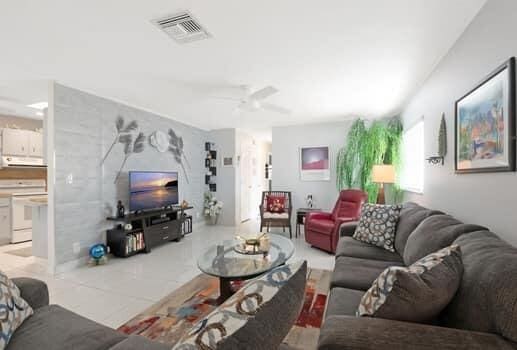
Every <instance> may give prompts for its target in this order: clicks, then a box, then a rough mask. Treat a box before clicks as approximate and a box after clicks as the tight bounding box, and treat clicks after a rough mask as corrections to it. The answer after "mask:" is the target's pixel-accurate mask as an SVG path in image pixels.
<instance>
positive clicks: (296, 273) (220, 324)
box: [173, 261, 307, 350]
mask: <svg viewBox="0 0 517 350" xmlns="http://www.w3.org/2000/svg"><path fill="white" fill-rule="evenodd" d="M306 276H307V262H306V261H304V262H299V263H293V264H289V265H282V266H279V267H277V268H275V269H273V270H271V271H269V272H267V273H265V274H264V275H262V276H260V277H257V278H256V279H253V280H251V281H249V282H248V283H246V285H244V286H243V287H242V288H241V289H239V290H238V291H237V292H236V293H235V294H234V295H233V296H231V297H230V298H229V299H228V300H226V301H225V302H224V303H223V304H221V305H220V306H219V307H218V308H217V309H215V310H214V311H212V312H211V313H210V314H209V315H208V316H206V317H205V318H204V319H202V320H201V321H199V322H197V323H196V324H195V325H194V326H193V327H192V328H191V329H190V331H188V332H187V334H185V336H184V337H183V338H182V339H181V340H180V342H178V343H177V344H176V346H174V347H173V349H174V350H195V349H199V350H203V349H218V350H227V349H250V350H256V349H276V348H277V347H278V346H279V345H280V343H281V342H282V340H283V339H284V338H285V336H286V335H287V333H288V332H289V330H290V329H291V327H292V326H293V324H294V322H295V321H296V318H297V317H298V314H299V313H300V310H301V308H302V304H303V300H304V296H305V282H306Z"/></svg>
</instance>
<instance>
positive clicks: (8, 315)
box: [0, 271, 34, 350]
mask: <svg viewBox="0 0 517 350" xmlns="http://www.w3.org/2000/svg"><path fill="white" fill-rule="evenodd" d="M33 313H34V311H33V310H32V308H31V307H30V305H29V304H28V303H27V302H26V301H25V300H24V299H23V298H22V297H21V293H20V290H19V289H18V287H17V286H16V285H15V284H14V283H13V281H11V280H10V279H9V278H8V277H7V276H6V275H5V274H4V273H3V272H1V271H0V327H1V329H0V350H3V349H5V347H6V346H7V344H8V343H9V340H10V339H11V337H12V336H13V334H14V331H15V330H16V329H17V328H18V327H19V326H20V325H21V324H22V323H23V321H25V320H26V319H27V318H28V317H29V316H31V315H32V314H33Z"/></svg>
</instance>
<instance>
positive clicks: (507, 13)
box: [402, 0, 517, 244]
mask: <svg viewBox="0 0 517 350" xmlns="http://www.w3.org/2000/svg"><path fill="white" fill-rule="evenodd" d="M516 18H517V1H515V0H490V1H488V2H487V3H486V5H485V6H484V7H483V8H482V9H481V11H480V12H479V14H478V15H477V17H476V18H475V19H474V20H473V21H472V23H471V24H470V25H469V26H468V28H467V29H466V31H465V32H464V33H463V35H462V36H461V37H460V39H459V40H458V41H457V42H456V44H455V45H454V47H453V48H452V49H451V50H450V52H449V53H448V54H447V55H446V56H445V58H444V59H443V60H442V61H441V62H440V63H439V64H438V66H437V67H436V69H435V71H434V72H433V74H432V75H431V76H430V77H429V79H428V80H427V82H426V83H425V84H424V85H423V86H422V88H421V90H420V91H419V92H418V93H417V94H416V95H415V96H414V97H413V98H412V99H411V100H410V102H409V104H408V105H407V106H406V108H405V109H404V111H403V113H402V118H403V121H404V124H405V125H411V123H412V122H413V121H414V120H415V119H417V118H419V117H421V116H422V115H423V116H424V123H425V154H426V156H431V155H435V154H436V152H437V147H438V146H437V142H438V141H437V138H438V128H439V124H440V118H441V114H442V113H445V116H446V121H447V130H448V131H447V142H448V154H447V157H446V159H445V165H444V166H441V165H429V164H427V163H426V166H425V171H424V175H425V178H424V194H423V195H421V196H420V195H416V194H408V195H407V196H406V197H407V199H410V200H414V201H418V202H420V203H422V204H424V205H427V206H429V207H432V208H436V209H440V210H443V211H445V212H447V213H450V214H452V215H454V216H456V217H457V218H458V219H460V220H463V221H465V222H468V223H476V224H480V225H484V226H487V227H488V228H490V229H491V230H492V231H494V232H495V233H497V234H498V235H500V236H501V237H503V238H505V239H506V240H507V241H509V242H510V243H512V244H517V232H516V231H515V227H516V226H517V216H516V214H515V213H516V212H517V200H516V198H517V186H516V185H517V174H516V173H515V172H511V173H487V174H463V175H456V174H455V173H454V103H455V101H456V100H457V99H458V98H460V97H461V96H463V95H464V94H465V93H467V92H468V91H470V90H471V89H472V88H474V87H475V86H476V85H477V83H478V82H480V81H481V80H482V79H484V78H485V76H486V75H488V74H489V73H490V72H491V71H492V70H494V69H495V68H497V67H498V66H499V65H500V64H502V63H503V62H504V61H506V60H507V59H508V58H509V57H511V56H517V40H516V39H515V23H516V22H515V20H516Z"/></svg>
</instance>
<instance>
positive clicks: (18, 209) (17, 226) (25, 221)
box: [12, 196, 32, 231]
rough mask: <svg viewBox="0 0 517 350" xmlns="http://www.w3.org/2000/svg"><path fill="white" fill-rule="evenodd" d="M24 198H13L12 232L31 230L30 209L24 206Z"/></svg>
mask: <svg viewBox="0 0 517 350" xmlns="http://www.w3.org/2000/svg"><path fill="white" fill-rule="evenodd" d="M25 201H26V198H24V197H23V196H20V197H16V196H13V208H12V211H13V230H14V231H17V230H26V229H31V228H32V207H30V206H28V205H25V204H24V203H25Z"/></svg>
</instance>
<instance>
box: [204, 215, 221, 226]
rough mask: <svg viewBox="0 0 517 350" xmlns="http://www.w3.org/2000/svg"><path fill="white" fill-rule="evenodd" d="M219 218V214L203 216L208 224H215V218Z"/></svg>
mask: <svg viewBox="0 0 517 350" xmlns="http://www.w3.org/2000/svg"><path fill="white" fill-rule="evenodd" d="M218 218H219V215H214V216H206V217H205V220H206V223H207V224H208V225H216V224H217V219H218Z"/></svg>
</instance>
